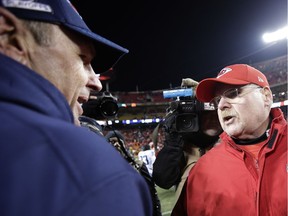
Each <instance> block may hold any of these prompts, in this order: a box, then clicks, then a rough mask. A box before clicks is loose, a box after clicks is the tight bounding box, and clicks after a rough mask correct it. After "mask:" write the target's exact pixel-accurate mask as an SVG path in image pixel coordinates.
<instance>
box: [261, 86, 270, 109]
mask: <svg viewBox="0 0 288 216" xmlns="http://www.w3.org/2000/svg"><path fill="white" fill-rule="evenodd" d="M262 91H263V96H264V101H265V102H266V103H267V105H268V106H270V105H271V104H272V103H273V94H272V91H271V90H270V88H269V87H264V88H263V89H262Z"/></svg>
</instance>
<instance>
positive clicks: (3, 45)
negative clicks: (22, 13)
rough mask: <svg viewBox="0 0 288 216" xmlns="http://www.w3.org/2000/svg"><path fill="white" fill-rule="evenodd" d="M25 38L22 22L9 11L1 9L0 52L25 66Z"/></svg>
mask: <svg viewBox="0 0 288 216" xmlns="http://www.w3.org/2000/svg"><path fill="white" fill-rule="evenodd" d="M24 36H25V28H24V27H23V23H22V21H21V20H20V19H19V18H17V17H16V16H15V15H14V14H13V13H11V12H10V11H9V10H7V9H5V8H3V7H0V52H1V53H3V54H5V55H7V56H9V57H11V58H13V59H15V60H16V61H19V62H21V63H23V64H25V63H26V59H25V51H24V50H25V46H24V44H25V43H24V41H25V37H24Z"/></svg>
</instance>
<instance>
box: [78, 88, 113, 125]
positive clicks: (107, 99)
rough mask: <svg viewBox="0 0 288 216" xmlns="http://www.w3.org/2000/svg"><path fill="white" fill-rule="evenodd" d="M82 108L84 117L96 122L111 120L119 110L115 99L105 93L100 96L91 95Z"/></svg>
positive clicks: (108, 93)
mask: <svg viewBox="0 0 288 216" xmlns="http://www.w3.org/2000/svg"><path fill="white" fill-rule="evenodd" d="M93 96H95V99H93ZM82 108H83V115H84V116H87V117H90V118H93V119H96V120H107V119H108V120H109V119H113V118H115V117H116V115H117V113H118V110H119V107H118V104H117V98H116V97H114V96H113V95H112V94H111V93H110V92H107V91H105V92H103V93H102V95H92V97H91V98H90V99H89V100H88V101H87V102H86V103H83V105H82Z"/></svg>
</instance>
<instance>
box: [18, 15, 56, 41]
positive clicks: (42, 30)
mask: <svg viewBox="0 0 288 216" xmlns="http://www.w3.org/2000/svg"><path fill="white" fill-rule="evenodd" d="M22 21H23V24H24V25H25V26H26V27H27V28H28V29H29V30H30V31H31V33H32V35H33V37H34V39H35V41H36V43H37V44H39V45H41V46H49V45H50V44H51V41H52V31H53V29H52V24H51V23H46V22H39V21H31V20H22Z"/></svg>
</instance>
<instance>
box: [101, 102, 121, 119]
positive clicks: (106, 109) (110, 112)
mask: <svg viewBox="0 0 288 216" xmlns="http://www.w3.org/2000/svg"><path fill="white" fill-rule="evenodd" d="M100 109H101V112H102V114H103V115H104V116H107V117H110V116H115V115H116V114H117V112H118V105H117V103H115V102H114V101H112V100H104V101H103V102H102V103H101V105H100Z"/></svg>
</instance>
